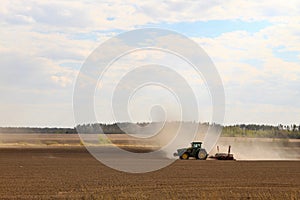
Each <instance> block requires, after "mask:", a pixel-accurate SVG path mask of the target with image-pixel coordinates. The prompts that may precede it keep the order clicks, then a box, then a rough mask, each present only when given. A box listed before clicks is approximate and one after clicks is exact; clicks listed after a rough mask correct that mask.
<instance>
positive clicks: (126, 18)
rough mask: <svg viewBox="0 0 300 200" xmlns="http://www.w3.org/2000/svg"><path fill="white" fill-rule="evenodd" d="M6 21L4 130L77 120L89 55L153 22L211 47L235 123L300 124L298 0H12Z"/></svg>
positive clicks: (0, 119)
mask: <svg viewBox="0 0 300 200" xmlns="http://www.w3.org/2000/svg"><path fill="white" fill-rule="evenodd" d="M0 24H1V26H0V69H1V73H0V92H1V98H0V126H68V127H72V126H74V117H73V111H72V93H73V88H74V83H75V80H76V76H77V74H78V71H79V70H80V67H81V65H82V64H83V62H84V61H85V59H86V58H87V56H88V55H89V54H90V53H91V52H92V51H93V50H94V49H95V48H96V47H97V46H99V45H100V44H101V43H102V42H104V41H105V40H107V39H108V38H110V37H112V36H114V35H116V34H118V33H122V32H124V31H128V30H133V29H135V28H144V27H157V28H167V29H170V30H174V31H177V32H179V33H181V34H184V35H186V36H188V37H190V38H191V39H193V40H194V41H196V42H197V43H199V45H200V46H201V47H202V48H203V49H204V50H205V51H206V52H207V53H208V55H209V56H210V57H211V59H212V60H213V62H214V63H215V66H216V68H217V69H218V71H219V73H220V76H221V78H222V81H223V84H224V89H225V95H226V113H225V123H226V124H234V123H267V124H278V123H284V124H291V123H297V124H300V1H299V0H290V1H277V0H274V1H236V0H232V1H230V0H229V1H221V0H220V1H191V2H187V1H182V2H180V1H170V2H168V1H165V2H163V3H162V2H161V1H151V3H150V2H148V3H146V2H143V3H136V2H134V1H126V0H122V1H119V2H118V1H110V2H102V3H101V1H95V2H94V1H64V0H60V1H30V0H29V1H17V0H15V1H14V0H12V1H11V0H3V1H1V3H0ZM187 74H188V72H187ZM191 76H192V75H191ZM195 87H197V85H195ZM199 87H200V86H199ZM100 115H101V113H100ZM101 120H102V121H110V119H109V117H108V118H106V115H105V114H103V115H102V118H101ZM204 120H205V118H204Z"/></svg>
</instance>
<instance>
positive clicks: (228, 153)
mask: <svg viewBox="0 0 300 200" xmlns="http://www.w3.org/2000/svg"><path fill="white" fill-rule="evenodd" d="M230 149H231V145H229V147H228V156H229V154H230Z"/></svg>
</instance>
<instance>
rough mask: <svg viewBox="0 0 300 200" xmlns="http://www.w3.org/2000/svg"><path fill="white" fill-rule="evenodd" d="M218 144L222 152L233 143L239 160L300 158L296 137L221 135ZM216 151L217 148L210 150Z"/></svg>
mask: <svg viewBox="0 0 300 200" xmlns="http://www.w3.org/2000/svg"><path fill="white" fill-rule="evenodd" d="M217 145H218V146H219V148H220V152H227V151H228V146H229V145H231V147H232V148H231V153H233V154H234V157H235V159H237V160H300V141H299V140H296V139H294V140H292V139H277V138H276V139H275V138H239V137H221V138H220V139H219V141H218V143H217ZM217 145H216V146H217ZM215 153H216V148H215V149H214V150H213V151H211V152H210V154H212V155H213V154H215Z"/></svg>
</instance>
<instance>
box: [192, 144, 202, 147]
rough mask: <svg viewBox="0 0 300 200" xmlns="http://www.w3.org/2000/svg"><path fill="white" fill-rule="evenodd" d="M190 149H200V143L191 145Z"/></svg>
mask: <svg viewBox="0 0 300 200" xmlns="http://www.w3.org/2000/svg"><path fill="white" fill-rule="evenodd" d="M192 147H193V148H201V144H200V143H192Z"/></svg>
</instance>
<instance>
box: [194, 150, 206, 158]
mask: <svg viewBox="0 0 300 200" xmlns="http://www.w3.org/2000/svg"><path fill="white" fill-rule="evenodd" d="M207 156H208V155H207V153H206V151H205V150H204V149H201V150H199V151H198V153H197V154H196V159H199V160H206V158H207Z"/></svg>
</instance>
